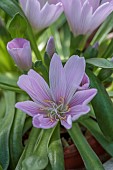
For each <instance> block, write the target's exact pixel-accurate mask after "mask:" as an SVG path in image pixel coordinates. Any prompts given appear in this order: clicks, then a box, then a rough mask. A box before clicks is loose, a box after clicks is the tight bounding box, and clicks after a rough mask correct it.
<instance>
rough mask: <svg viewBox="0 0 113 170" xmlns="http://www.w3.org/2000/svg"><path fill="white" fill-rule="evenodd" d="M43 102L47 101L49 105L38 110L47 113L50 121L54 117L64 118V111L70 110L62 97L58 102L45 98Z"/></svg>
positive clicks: (56, 118)
mask: <svg viewBox="0 0 113 170" xmlns="http://www.w3.org/2000/svg"><path fill="white" fill-rule="evenodd" d="M45 102H47V103H49V106H48V107H43V108H40V110H42V111H45V112H46V113H47V115H46V117H49V118H50V119H51V121H53V120H54V119H55V120H58V119H60V120H65V119H66V113H68V112H69V111H70V108H69V106H68V105H65V104H64V98H61V100H60V101H59V102H58V104H57V103H55V102H54V101H50V100H46V101H45Z"/></svg>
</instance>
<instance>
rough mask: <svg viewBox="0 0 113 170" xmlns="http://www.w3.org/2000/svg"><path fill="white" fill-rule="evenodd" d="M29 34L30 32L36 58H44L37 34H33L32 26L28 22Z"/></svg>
mask: <svg viewBox="0 0 113 170" xmlns="http://www.w3.org/2000/svg"><path fill="white" fill-rule="evenodd" d="M27 34H28V37H29V40H30V42H31V46H32V48H33V50H34V53H35V55H36V58H37V59H38V60H42V57H41V54H40V51H39V50H38V47H37V44H36V39H35V36H34V34H33V31H32V28H31V26H30V24H29V22H28V29H27Z"/></svg>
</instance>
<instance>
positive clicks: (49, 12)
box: [20, 0, 63, 32]
mask: <svg viewBox="0 0 113 170" xmlns="http://www.w3.org/2000/svg"><path fill="white" fill-rule="evenodd" d="M20 5H21V6H22V9H23V11H24V13H25V15H26V17H27V18H28V20H29V22H30V24H31V26H32V27H33V28H34V30H35V31H36V32H39V31H41V30H42V29H44V28H47V27H48V26H50V25H51V24H52V23H53V22H55V21H56V20H57V19H58V18H59V16H60V15H61V13H62V12H63V7H62V3H61V2H60V1H59V0H48V1H47V0H20Z"/></svg>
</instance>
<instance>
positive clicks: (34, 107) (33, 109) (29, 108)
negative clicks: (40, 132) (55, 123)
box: [15, 101, 40, 117]
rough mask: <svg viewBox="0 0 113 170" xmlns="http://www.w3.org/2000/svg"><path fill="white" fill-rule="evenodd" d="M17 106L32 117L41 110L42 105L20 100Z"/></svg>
mask: <svg viewBox="0 0 113 170" xmlns="http://www.w3.org/2000/svg"><path fill="white" fill-rule="evenodd" d="M15 107H16V108H18V109H20V110H22V111H23V112H25V113H27V114H28V115H29V116H32V117H33V116H35V115H37V114H38V113H39V111H40V108H39V107H40V106H39V105H38V104H37V103H34V102H32V101H25V102H18V103H16V105H15Z"/></svg>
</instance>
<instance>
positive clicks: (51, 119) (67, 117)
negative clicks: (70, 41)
mask: <svg viewBox="0 0 113 170" xmlns="http://www.w3.org/2000/svg"><path fill="white" fill-rule="evenodd" d="M84 75H85V60H84V58H83V57H78V56H72V57H71V58H70V59H69V60H68V61H67V63H66V64H65V66H64V67H63V66H62V63H61V60H60V57H59V56H58V55H57V54H54V55H53V57H52V59H51V62H50V70H49V80H50V87H49V86H48V85H47V83H46V82H45V80H44V79H43V78H42V77H41V76H40V75H39V74H38V73H36V72H35V71H33V70H30V71H29V72H28V75H22V76H20V78H19V81H18V86H19V87H20V88H21V89H23V90H24V91H26V92H27V93H28V94H29V96H30V97H31V98H32V100H33V101H24V102H19V103H17V104H16V108H18V109H21V110H22V111H24V112H26V113H27V114H28V115H30V116H32V117H33V126H34V127H36V128H44V129H48V128H52V127H54V126H55V125H56V124H57V123H58V122H59V121H60V122H61V124H62V125H63V126H64V127H65V128H67V129H70V128H71V127H72V121H75V120H77V119H78V118H79V117H80V116H82V115H84V114H86V113H88V112H89V111H90V107H89V106H88V103H89V102H90V101H91V100H92V99H93V97H94V96H95V95H96V93H97V90H96V89H88V88H87V89H85V90H84V89H81V90H80V91H78V87H79V86H80V84H81V82H82V80H83V77H84Z"/></svg>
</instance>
